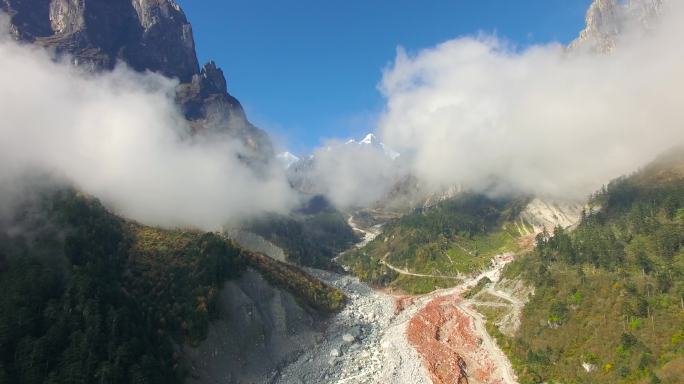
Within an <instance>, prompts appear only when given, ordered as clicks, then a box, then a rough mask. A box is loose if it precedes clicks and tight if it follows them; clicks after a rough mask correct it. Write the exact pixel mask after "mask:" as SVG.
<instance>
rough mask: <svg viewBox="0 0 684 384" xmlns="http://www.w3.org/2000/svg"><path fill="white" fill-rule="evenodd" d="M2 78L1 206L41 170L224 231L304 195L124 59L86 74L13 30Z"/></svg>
mask: <svg viewBox="0 0 684 384" xmlns="http://www.w3.org/2000/svg"><path fill="white" fill-rule="evenodd" d="M0 19H2V15H0ZM6 25H7V23H6V21H5V22H4V23H3V20H0V27H2V34H3V35H4V33H5V31H6V30H7V29H6ZM0 85H1V86H0V108H1V110H2V116H1V117H0V119H1V121H0V185H2V188H1V189H2V190H1V191H0V192H2V198H3V200H4V201H1V202H0V206H1V205H4V206H7V204H8V199H9V198H10V197H11V193H10V192H11V191H12V190H15V191H16V190H19V189H20V188H18V186H17V183H19V182H20V180H21V179H22V177H23V176H24V175H25V174H26V173H30V172H33V171H40V172H50V173H51V174H53V175H55V176H56V177H60V178H64V179H66V180H68V181H69V182H72V183H74V184H75V185H76V186H77V187H78V188H81V189H82V190H83V191H85V192H87V193H89V194H92V195H94V196H96V197H98V198H100V199H101V200H102V201H103V202H104V203H105V204H106V205H108V206H109V207H110V208H112V209H113V210H114V211H116V212H118V213H120V214H121V215H123V216H125V217H128V218H132V219H135V220H138V221H141V222H143V223H146V224H152V225H163V226H191V227H197V228H202V229H209V230H211V229H218V228H220V227H221V225H223V224H224V223H226V222H227V221H230V220H239V219H241V218H244V217H245V216H251V215H255V214H259V213H262V212H265V211H282V212H284V211H286V210H287V209H288V208H289V207H290V206H291V205H292V204H293V203H294V202H295V196H294V193H293V192H292V190H291V188H290V187H289V184H288V183H287V181H286V179H285V177H284V174H283V172H282V171H281V170H280V169H278V167H275V166H274V167H272V168H271V169H266V170H261V171H260V172H255V171H254V170H253V169H252V168H250V167H248V166H246V165H245V164H244V163H243V162H242V161H240V160H239V159H238V155H239V154H240V153H244V148H243V147H242V146H241V145H240V144H239V143H238V142H236V141H235V140H232V139H231V138H229V137H227V136H221V135H217V134H215V135H211V137H206V136H201V135H198V136H190V135H189V133H188V132H189V128H188V126H187V124H186V121H185V120H184V119H183V118H182V116H181V114H180V113H179V111H178V109H177V107H176V105H175V104H174V101H173V99H174V87H175V86H176V83H175V82H174V81H172V80H169V79H166V78H163V77H161V76H158V75H154V74H139V73H135V72H133V71H131V70H128V69H126V68H125V67H123V66H119V67H118V68H117V69H116V70H114V71H113V72H111V73H103V74H98V75H93V74H85V73H82V72H80V71H78V70H77V69H75V68H73V67H72V66H71V65H69V64H68V63H63V62H55V61H54V60H53V59H52V58H51V57H50V56H49V55H48V54H47V53H46V52H44V51H43V50H40V49H37V48H34V47H31V46H25V45H19V44H18V43H16V42H14V41H12V40H11V39H9V38H8V37H3V38H0Z"/></svg>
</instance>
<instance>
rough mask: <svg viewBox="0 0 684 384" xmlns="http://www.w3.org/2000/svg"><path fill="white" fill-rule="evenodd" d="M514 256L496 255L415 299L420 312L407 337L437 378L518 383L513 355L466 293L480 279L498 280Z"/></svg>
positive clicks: (438, 383) (439, 381) (437, 381)
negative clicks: (483, 267)
mask: <svg viewBox="0 0 684 384" xmlns="http://www.w3.org/2000/svg"><path fill="white" fill-rule="evenodd" d="M512 260H513V255H512V254H504V255H500V256H497V257H495V258H494V260H493V262H492V266H491V268H490V269H488V270H487V271H485V272H483V273H482V274H480V275H478V276H475V277H473V278H470V279H468V280H466V281H465V282H464V283H463V284H461V285H459V286H457V287H454V288H449V289H444V290H440V291H435V292H433V293H431V294H429V295H426V296H425V298H427V300H426V299H424V298H421V300H416V301H415V302H414V303H415V304H412V307H416V306H418V309H415V308H414V309H413V311H414V312H416V313H415V315H413V316H412V317H411V320H410V323H409V325H408V332H407V337H408V340H409V341H410V343H411V345H412V346H414V347H415V349H416V350H417V351H418V352H419V354H420V356H421V358H422V360H423V363H424V364H425V367H426V368H427V371H428V372H429V375H430V378H431V380H432V382H433V383H435V384H442V383H444V384H446V383H459V384H460V383H469V384H473V383H487V384H504V383H505V384H514V383H517V379H516V376H515V373H514V372H513V368H512V367H511V364H510V361H508V359H507V358H506V356H505V355H504V353H503V352H502V351H501V349H500V348H499V347H498V345H497V344H496V341H495V340H494V339H493V338H492V337H491V336H490V335H489V334H488V333H487V330H486V327H485V319H484V317H483V316H482V315H481V314H479V313H478V312H477V311H476V310H475V309H473V305H472V302H471V301H470V300H464V299H463V298H462V295H463V293H465V292H466V291H467V290H468V289H470V288H472V287H474V286H475V285H476V284H477V282H478V281H480V279H483V278H485V277H486V278H488V279H489V280H491V281H492V282H497V281H499V279H500V274H501V271H502V269H503V267H504V266H505V265H506V264H508V263H509V262H510V261H512ZM410 309H411V307H409V310H410Z"/></svg>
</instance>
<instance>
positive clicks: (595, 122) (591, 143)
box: [378, 2, 684, 197]
mask: <svg viewBox="0 0 684 384" xmlns="http://www.w3.org/2000/svg"><path fill="white" fill-rule="evenodd" d="M683 8H684V7H683V5H682V4H680V3H679V2H671V4H670V9H669V10H668V12H665V14H666V15H665V16H663V18H662V19H661V20H660V24H657V25H656V24H654V25H653V27H654V29H653V30H651V31H650V32H649V33H648V34H646V35H645V36H644V34H643V33H639V34H637V33H629V31H625V34H624V35H623V38H622V39H621V40H620V41H619V45H618V47H617V48H616V49H615V50H614V52H613V53H612V54H611V55H598V54H594V53H589V52H585V51H581V50H576V51H568V50H567V49H565V48H564V47H563V46H560V45H557V44H549V45H539V46H532V47H529V48H526V49H524V50H517V49H515V47H511V46H509V45H508V44H507V43H505V42H502V41H501V40H499V39H497V38H495V37H487V36H480V37H466V38H459V39H455V40H451V41H447V42H445V43H443V44H439V45H438V46H436V47H433V48H430V49H426V50H423V51H420V52H418V53H417V54H414V55H409V54H407V53H405V52H404V51H403V50H401V49H400V50H399V51H398V53H397V57H396V60H395V62H394V64H393V65H392V66H391V67H390V68H388V69H387V70H386V71H385V73H384V77H383V80H382V83H381V84H380V89H381V91H382V93H383V94H384V95H385V97H386V99H387V105H386V111H385V113H384V114H383V116H382V118H381V119H380V123H379V127H378V131H379V133H380V136H381V137H382V138H383V140H384V141H385V142H386V143H387V144H388V145H389V146H391V147H392V148H395V149H396V150H398V151H399V152H400V153H402V157H403V156H406V157H407V158H409V157H410V158H411V159H412V161H411V166H410V168H411V172H413V173H414V174H416V175H417V176H418V177H419V178H420V179H422V180H424V181H425V182H427V183H429V184H431V185H438V186H443V185H449V184H459V183H462V184H463V185H464V186H466V187H471V188H476V189H482V190H484V189H487V188H490V187H491V182H492V180H497V181H498V182H499V183H500V185H505V186H507V187H506V188H512V189H516V190H518V191H524V192H530V193H535V194H541V195H550V196H556V197H584V196H586V194H587V193H589V192H591V191H593V190H595V189H596V188H597V187H599V186H600V185H601V184H603V183H605V182H607V181H608V180H610V179H612V178H614V177H616V176H618V175H621V174H624V173H629V172H631V171H634V170H636V169H637V168H638V167H640V166H642V165H644V164H645V163H646V162H648V161H649V160H651V159H652V158H653V157H655V156H656V155H657V154H659V153H660V152H662V151H664V150H667V149H668V148H670V147H672V146H674V145H677V144H681V143H682V142H684V108H682V107H681V105H682V97H681V92H682V90H683V89H684V49H682V48H681V37H682V36H684V24H682V23H681V20H682V16H684V12H683Z"/></svg>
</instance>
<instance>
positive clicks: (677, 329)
mask: <svg viewBox="0 0 684 384" xmlns="http://www.w3.org/2000/svg"><path fill="white" fill-rule="evenodd" d="M682 160H683V159H682V156H681V153H680V154H676V153H675V154H670V155H669V156H667V157H665V158H663V159H661V160H659V161H657V162H656V163H654V164H652V165H650V166H649V167H647V168H645V169H644V170H642V171H640V172H638V173H637V174H635V175H632V176H631V177H629V178H623V179H620V180H617V181H615V182H613V183H611V184H610V185H609V186H608V188H607V189H606V190H605V191H602V192H600V193H598V194H597V195H596V196H595V197H594V198H593V201H594V202H595V203H596V204H599V205H601V206H602V209H601V211H600V212H599V213H596V214H593V215H591V216H589V217H588V218H586V219H585V220H584V221H583V223H582V224H581V225H580V226H579V228H578V229H577V230H576V231H575V232H574V233H572V234H567V233H563V232H560V233H556V236H555V237H553V238H540V239H539V242H540V244H541V245H540V246H538V247H537V249H536V250H535V252H533V253H531V254H529V255H527V256H525V257H523V258H521V259H519V260H517V261H515V262H514V263H513V264H511V265H510V266H509V269H508V270H507V271H506V275H507V277H509V278H523V279H525V280H526V281H527V282H528V283H531V284H534V286H535V290H536V294H535V296H534V297H533V298H532V299H531V301H530V302H529V303H528V304H527V306H526V308H525V310H524V314H523V320H522V325H521V328H520V329H519V331H518V333H517V334H516V336H515V337H514V338H512V339H506V338H504V337H503V336H502V335H501V334H499V335H498V336H499V340H500V342H501V344H502V345H503V346H504V349H505V350H506V351H507V352H508V354H509V356H510V357H511V358H512V360H513V362H514V365H515V367H516V370H517V372H518V374H519V376H520V380H521V382H522V383H539V382H549V383H550V382H564V383H660V382H662V383H682V382H684V303H683V302H682V300H683V297H684V249H682V244H683V243H684V166H683V165H684V161H682ZM491 328H492V331H494V332H496V330H495V329H494V328H493V327H491ZM583 362H588V363H591V364H593V365H594V366H595V367H596V370H595V371H593V372H591V373H587V372H586V371H585V370H584V369H583V368H582V367H581V364H582V363H583Z"/></svg>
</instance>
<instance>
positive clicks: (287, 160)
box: [276, 152, 299, 169]
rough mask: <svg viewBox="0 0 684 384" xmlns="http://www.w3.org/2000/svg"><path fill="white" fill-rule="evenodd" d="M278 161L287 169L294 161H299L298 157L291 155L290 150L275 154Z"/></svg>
mask: <svg viewBox="0 0 684 384" xmlns="http://www.w3.org/2000/svg"><path fill="white" fill-rule="evenodd" d="M276 158H277V159H278V161H280V163H281V164H283V166H284V167H285V168H286V169H287V168H290V167H291V166H292V164H294V163H296V162H298V161H299V157H297V156H295V155H293V154H292V153H290V152H283V153H280V154H278V155H277V156H276Z"/></svg>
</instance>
